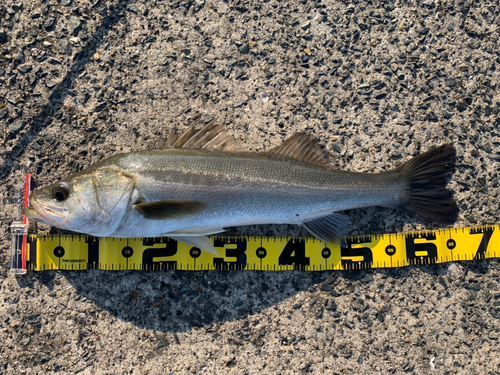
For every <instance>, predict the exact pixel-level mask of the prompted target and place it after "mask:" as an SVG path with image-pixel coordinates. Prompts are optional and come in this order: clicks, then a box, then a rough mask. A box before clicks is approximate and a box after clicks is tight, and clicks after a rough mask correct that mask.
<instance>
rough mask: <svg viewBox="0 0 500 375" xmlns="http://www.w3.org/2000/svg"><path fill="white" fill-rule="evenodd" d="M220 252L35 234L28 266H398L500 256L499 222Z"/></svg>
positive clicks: (258, 242)
mask: <svg viewBox="0 0 500 375" xmlns="http://www.w3.org/2000/svg"><path fill="white" fill-rule="evenodd" d="M210 238H211V240H212V242H213V244H214V247H215V248H216V250H217V252H218V253H219V256H216V255H213V254H210V253H207V252H205V251H201V250H200V249H198V248H195V247H192V246H189V245H186V244H184V243H180V242H177V241H175V240H172V239H170V238H167V237H162V238H133V239H123V238H96V237H91V236H86V235H73V236H71V235H49V236H38V237H37V236H28V241H27V246H28V251H27V254H26V256H27V262H26V263H27V268H28V269H30V270H35V271H43V270H87V269H99V270H115V271H116V270H145V271H150V270H167V269H175V270H185V271H202V270H203V271H205V270H227V271H229V270H258V271H288V270H304V271H325V270H360V269H371V268H396V267H405V266H409V265H424V264H438V263H446V262H453V261H470V260H481V259H490V258H497V257H499V256H500V254H499V249H500V234H499V227H498V226H497V225H494V226H481V227H470V228H450V229H440V230H436V231H421V232H412V233H405V234H384V235H370V236H357V237H348V238H347V239H346V241H347V245H348V246H347V247H346V248H340V246H339V245H334V244H330V243H325V242H322V241H320V240H317V239H315V238H296V237H253V236H251V237H245V236H242V237H226V236H212V237H210Z"/></svg>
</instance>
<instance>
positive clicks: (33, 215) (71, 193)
mask: <svg viewBox="0 0 500 375" xmlns="http://www.w3.org/2000/svg"><path fill="white" fill-rule="evenodd" d="M137 197H138V193H137V192H136V190H135V182H134V178H133V177H132V176H130V175H127V174H124V173H122V172H120V171H117V170H97V171H92V172H90V173H84V172H80V173H77V174H76V175H73V176H70V177H68V178H66V179H64V180H62V181H59V182H57V183H55V184H52V185H49V186H45V187H43V188H40V189H37V190H35V191H34V192H33V193H32V194H31V196H30V198H29V206H28V207H26V208H24V209H23V215H24V216H26V217H28V218H30V219H32V220H35V221H38V222H41V223H44V224H48V225H52V226H55V227H58V228H61V229H67V230H72V231H75V232H80V233H86V234H90V235H94V236H109V235H111V234H112V233H113V232H114V230H115V229H116V228H117V227H118V225H119V224H120V222H121V220H122V219H123V217H124V216H125V215H126V214H127V212H128V210H130V207H131V205H132V204H133V202H134V200H136V199H137Z"/></svg>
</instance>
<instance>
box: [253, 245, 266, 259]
mask: <svg viewBox="0 0 500 375" xmlns="http://www.w3.org/2000/svg"><path fill="white" fill-rule="evenodd" d="M255 254H256V255H257V258H259V259H264V258H265V257H266V256H267V250H266V249H264V248H263V247H259V248H258V249H257V250H255Z"/></svg>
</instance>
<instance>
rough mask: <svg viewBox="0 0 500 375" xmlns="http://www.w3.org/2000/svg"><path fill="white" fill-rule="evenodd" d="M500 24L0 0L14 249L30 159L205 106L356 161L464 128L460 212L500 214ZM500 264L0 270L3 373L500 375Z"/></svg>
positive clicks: (399, 224) (102, 143)
mask: <svg viewBox="0 0 500 375" xmlns="http://www.w3.org/2000/svg"><path fill="white" fill-rule="evenodd" d="M499 27H500V6H499V5H498V2H497V1H493V0H485V1H480V2H479V1H477V2H476V1H472V0H454V1H453V0H443V1H437V0H436V1H433V0H424V1H395V2H393V1H390V2H388V1H387V2H386V1H366V2H365V1H352V2H350V1H344V2H341V1H333V0H331V1H326V0H318V1H305V0H302V1H298V0H289V1H277V0H268V1H246V0H241V1H235V2H228V1H220V0H219V1H218V0H212V1H209V0H194V1H191V0H183V1H176V0H167V1H160V0H158V1H155V0H153V1H136V2H134V1H111V0H90V1H88V0H61V1H55V0H47V1H46V0H41V1H27V0H17V1H13V0H2V2H1V3H0V154H1V156H2V157H1V158H0V201H1V202H2V204H1V205H0V235H1V237H0V238H1V240H0V249H1V253H0V263H1V264H3V265H7V262H8V261H9V256H10V249H9V246H10V235H9V233H10V229H9V224H10V221H11V218H12V215H13V212H14V206H13V204H12V203H13V196H14V192H15V190H16V188H17V187H18V186H19V185H20V184H21V183H22V182H23V179H24V175H25V173H26V172H28V171H29V172H32V173H33V174H34V175H35V177H36V179H37V181H38V182H39V183H40V184H47V183H49V182H53V181H55V180H57V179H58V178H61V177H64V176H66V175H67V174H70V173H72V172H74V171H77V170H79V169H81V168H83V167H85V166H88V165H90V164H91V163H94V162H96V161H97V160H100V159H101V158H103V157H105V156H110V155H113V154H116V153H119V152H124V151H128V150H132V149H142V148H147V147H152V146H153V145H154V144H155V142H156V141H157V140H158V139H161V138H162V137H165V135H167V134H168V133H169V132H170V131H171V130H172V129H174V128H175V129H177V130H178V131H182V130H184V129H186V127H187V126H189V125H190V124H191V123H192V121H193V120H194V119H195V118H197V117H199V116H202V121H205V122H208V121H210V120H211V119H212V118H214V117H219V118H220V119H221V120H222V121H225V122H226V123H227V127H228V129H229V131H230V132H231V133H232V134H234V137H235V139H237V140H238V141H239V142H241V143H242V144H245V145H246V147H247V148H248V149H250V150H253V151H265V150H267V149H269V148H271V147H273V146H276V145H278V144H280V143H281V142H283V140H285V139H286V138H288V137H290V136H291V135H292V134H294V133H296V132H304V131H305V132H308V133H312V134H314V135H315V136H316V137H317V139H318V141H319V142H320V144H321V145H322V147H324V148H325V149H326V150H327V151H328V152H329V153H331V154H332V164H333V165H335V166H337V167H338V168H342V169H346V170H352V171H366V172H374V171H382V170H386V169H389V168H392V167H394V166H396V165H398V164H399V163H401V162H402V161H404V160H407V159H408V158H410V157H411V156H413V155H415V154H417V153H420V152H422V151H426V150H427V149H429V148H430V147H431V146H433V145H439V144H443V143H445V142H453V144H454V145H455V146H456V148H457V152H458V168H457V172H456V173H455V175H454V177H453V180H452V181H451V182H450V187H451V188H452V189H453V190H454V191H455V197H456V199H457V201H458V204H459V206H460V216H459V220H458V221H457V223H456V224H455V226H457V227H461V226H470V225H476V224H477V225H479V224H487V223H489V224H493V223H498V218H499V214H500V213H499V208H498V200H497V196H498V190H499V185H498V183H499V179H498V178H499V176H498V170H499V168H498V162H499V160H500V138H499V130H498V125H499V119H498V112H499V109H500V96H499V94H498V88H499V72H500V56H499V32H500V31H499V30H500V28H499ZM347 214H348V215H349V218H350V222H351V225H350V226H349V234H351V235H358V234H369V233H384V232H401V231H409V230H415V229H416V230H420V229H425V228H429V229H432V228H435V227H436V226H434V225H428V224H425V223H423V222H421V221H419V220H417V219H415V218H412V217H409V216H408V215H406V214H404V213H400V212H396V211H394V210H390V209H379V208H377V209H375V208H374V209H364V210H352V211H350V212H348V213H347ZM32 229H33V232H35V233H38V234H43V233H48V232H49V231H51V232H52V233H59V232H60V231H58V230H57V229H50V228H49V227H46V226H43V225H37V226H33V228H32ZM230 233H232V234H255V235H300V234H304V233H303V232H301V230H300V229H299V228H298V227H293V226H286V225H282V226H278V225H276V226H253V227H248V228H237V229H232V230H231V231H230ZM499 277H500V266H499V263H498V262H497V261H496V260H491V261H482V262H475V263H460V264H448V265H442V266H422V267H410V268H405V269H397V270H379V271H375V272H373V271H357V272H334V273H327V272H324V273H315V272H299V271H297V272H281V273H272V272H269V273H260V272H249V271H243V272H174V271H166V272H157V273H150V272H99V271H86V272H44V273H33V272H31V273H29V274H28V275H27V276H24V277H18V278H14V277H12V276H10V275H9V273H8V269H7V268H6V267H2V268H1V269H0V342H1V343H2V344H1V345H0V374H4V373H5V374H23V373H26V374H39V373H45V372H54V373H61V374H77V373H80V374H96V373H107V374H123V373H130V374H197V373H217V374H226V373H241V374H255V373H269V374H271V373H272V374H305V373H314V374H360V373H363V374H380V373H384V374H386V373H394V374H403V373H418V374H434V373H436V374H455V373H458V374H500V349H499V345H498V339H499V333H500V320H499V319H500V287H499V285H500V284H499V283H500V279H499ZM433 367H434V368H435V370H434V368H433Z"/></svg>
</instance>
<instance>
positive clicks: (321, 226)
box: [302, 213, 349, 247]
mask: <svg viewBox="0 0 500 375" xmlns="http://www.w3.org/2000/svg"><path fill="white" fill-rule="evenodd" d="M348 222H349V219H348V218H347V216H344V215H342V214H337V213H334V214H331V215H328V216H323V217H320V218H318V219H314V220H311V221H308V222H307V223H304V224H302V226H303V227H304V228H305V229H306V230H307V231H308V232H309V233H311V234H312V235H313V236H314V237H316V238H318V239H320V240H321V241H325V242H331V243H333V244H335V245H339V244H340V246H342V247H347V243H346V242H345V230H346V228H347V224H348Z"/></svg>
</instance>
